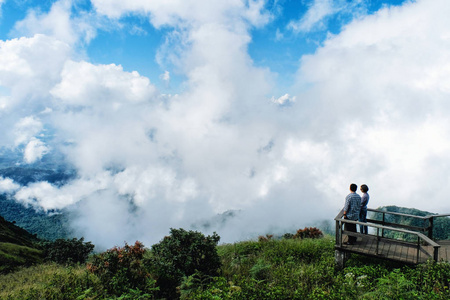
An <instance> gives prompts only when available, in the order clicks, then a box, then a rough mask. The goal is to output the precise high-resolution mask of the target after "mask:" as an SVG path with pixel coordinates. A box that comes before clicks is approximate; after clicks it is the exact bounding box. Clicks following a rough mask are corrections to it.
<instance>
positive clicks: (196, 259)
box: [150, 228, 221, 299]
mask: <svg viewBox="0 0 450 300" xmlns="http://www.w3.org/2000/svg"><path fill="white" fill-rule="evenodd" d="M219 240H220V237H219V236H218V235H217V233H213V235H212V236H204V235H203V234H202V233H201V232H198V231H186V230H184V229H181V228H180V229H173V228H171V229H170V235H169V236H166V237H164V239H163V240H162V241H161V242H159V243H158V244H155V245H153V246H152V257H151V259H150V265H151V268H152V272H153V273H154V274H155V275H156V277H157V285H158V286H159V288H160V291H161V295H160V296H162V297H167V298H169V299H173V298H176V297H177V295H176V287H177V286H179V285H180V284H181V280H182V278H183V277H187V276H190V275H192V274H194V273H197V274H202V275H208V276H217V275H218V271H219V269H220V267H221V261H220V257H219V255H218V253H217V249H216V246H217V243H218V242H219Z"/></svg>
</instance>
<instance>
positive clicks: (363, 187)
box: [361, 184, 369, 193]
mask: <svg viewBox="0 0 450 300" xmlns="http://www.w3.org/2000/svg"><path fill="white" fill-rule="evenodd" d="M361 191H363V193H367V192H368V191H369V187H368V186H367V185H365V184H362V185H361Z"/></svg>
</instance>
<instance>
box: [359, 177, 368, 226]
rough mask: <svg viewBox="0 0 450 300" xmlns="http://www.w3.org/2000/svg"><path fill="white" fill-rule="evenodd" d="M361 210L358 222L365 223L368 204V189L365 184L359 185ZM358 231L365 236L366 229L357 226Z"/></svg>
mask: <svg viewBox="0 0 450 300" xmlns="http://www.w3.org/2000/svg"><path fill="white" fill-rule="evenodd" d="M360 190H361V193H362V196H361V210H360V212H359V221H360V222H367V204H368V203H369V198H370V197H369V194H368V193H367V192H368V191H369V187H368V186H367V185H365V184H362V185H361V188H360ZM359 231H360V232H361V233H364V234H367V233H368V231H369V230H368V228H367V226H364V225H359Z"/></svg>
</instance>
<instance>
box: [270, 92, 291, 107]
mask: <svg viewBox="0 0 450 300" xmlns="http://www.w3.org/2000/svg"><path fill="white" fill-rule="evenodd" d="M270 100H271V101H272V102H273V103H276V104H279V105H285V104H288V103H293V102H295V96H293V97H291V96H290V95H289V94H284V95H283V96H281V97H278V98H275V97H272V98H271V99H270Z"/></svg>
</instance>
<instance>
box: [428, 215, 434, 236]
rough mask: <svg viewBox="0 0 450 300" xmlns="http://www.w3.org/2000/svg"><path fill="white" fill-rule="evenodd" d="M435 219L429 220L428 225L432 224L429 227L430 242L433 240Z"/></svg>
mask: <svg viewBox="0 0 450 300" xmlns="http://www.w3.org/2000/svg"><path fill="white" fill-rule="evenodd" d="M433 219H434V218H433V216H431V217H430V218H429V219H428V223H429V224H430V227H428V237H429V238H430V240H433Z"/></svg>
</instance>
